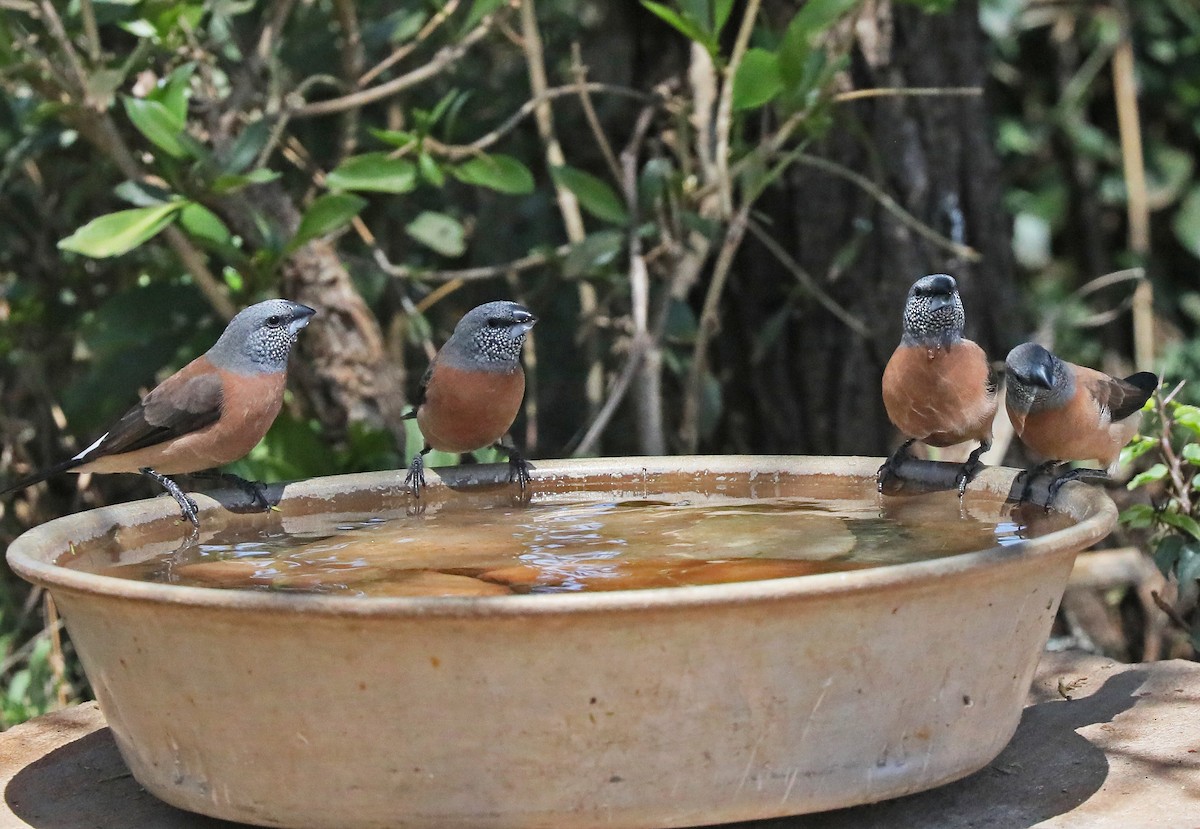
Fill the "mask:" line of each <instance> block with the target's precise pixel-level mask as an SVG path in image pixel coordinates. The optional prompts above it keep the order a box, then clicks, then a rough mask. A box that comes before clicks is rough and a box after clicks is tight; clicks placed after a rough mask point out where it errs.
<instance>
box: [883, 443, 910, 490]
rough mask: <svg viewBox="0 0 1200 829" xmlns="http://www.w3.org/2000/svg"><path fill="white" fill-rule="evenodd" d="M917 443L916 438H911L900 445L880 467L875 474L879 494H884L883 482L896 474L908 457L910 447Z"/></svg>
mask: <svg viewBox="0 0 1200 829" xmlns="http://www.w3.org/2000/svg"><path fill="white" fill-rule="evenodd" d="M916 442H917V439H916V438H909V439H908V440H906V441H904V443H902V444H900V446H899V447H897V449H896V451H895V452H893V453H892V454H891V455H890V456H889V457H888V459H887V460H886V461H884V462H883V463H882V464H881V465H880V467H879V470H878V471H877V472H876V473H875V490H876V491H877V492H883V482H884V481H885V480H887V478H888V476H889V475H892V474H894V473H895V471H896V469H897V467H899V466H900V462H901V461H903V460H904V459H905V458H907V457H908V447H910V446H912V445H913V444H914V443H916Z"/></svg>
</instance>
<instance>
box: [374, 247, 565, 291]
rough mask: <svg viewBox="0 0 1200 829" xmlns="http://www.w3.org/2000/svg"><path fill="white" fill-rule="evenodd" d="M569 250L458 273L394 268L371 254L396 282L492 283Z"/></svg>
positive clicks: (376, 253) (377, 254)
mask: <svg viewBox="0 0 1200 829" xmlns="http://www.w3.org/2000/svg"><path fill="white" fill-rule="evenodd" d="M570 250H571V246H570V245H562V246H560V247H558V248H555V249H554V250H553V251H550V252H548V253H531V254H529V255H528V256H522V257H521V258H520V259H514V260H513V261H511V262H502V263H500V264H499V265H483V266H480V267H476V268H461V269H459V270H448V271H427V270H422V269H421V268H410V267H408V266H406V265H396V264H393V263H392V262H390V261H389V260H388V258H387V256H386V255H385V254H384V252H383V251H382V250H379V249H378V248H376V249H375V250H374V251H372V253H373V255H374V258H375V264H377V265H378V266H379V269H380V270H382V271H383V272H384V273H386V274H388V275H389V276H394V277H396V278H397V279H421V280H424V281H426V282H453V281H459V282H478V281H479V280H482V279H495V278H496V277H499V276H505V275H507V274H515V273H521V272H522V271H528V270H532V269H533V268H539V267H541V266H542V265H546V264H548V263H550V262H553V261H555V260H557V259H561V258H562V257H564V256H566V255H567V253H568V252H569V251H570Z"/></svg>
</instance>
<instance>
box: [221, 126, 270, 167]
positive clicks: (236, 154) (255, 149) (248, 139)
mask: <svg viewBox="0 0 1200 829" xmlns="http://www.w3.org/2000/svg"><path fill="white" fill-rule="evenodd" d="M270 138H271V125H270V124H269V123H267V121H266V119H264V118H260V119H259V120H257V121H255V122H253V123H251V124H247V125H246V126H245V127H244V128H243V129H242V131H241V132H240V133H239V134H238V137H237V138H236V139H235V140H234V142H233V146H232V147H230V148H229V154H228V155H227V156H226V157H225V162H224V164H222V165H221V166H222V168H223V170H224V172H226V173H243V172H245V171H246V168H247V167H249V166H250V165H251V164H253V163H254V160H255V159H256V158H258V155H259V153H261V152H262V150H263V147H265V146H267V141H269V140H270Z"/></svg>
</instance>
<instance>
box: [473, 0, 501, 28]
mask: <svg viewBox="0 0 1200 829" xmlns="http://www.w3.org/2000/svg"><path fill="white" fill-rule="evenodd" d="M506 1H507V0H475V2H474V3H473V4H472V5H471V11H469V12H468V13H467V17H466V19H465V20H464V21H463V25H462V30H463V31H464V32H465V31H467V30H469V29H474V28H475V26H476V25H478V23H479V21H480V20H483V18H485V17H487V16H488V15H489V14H491V13H492V12H494V11H496V9H498V8H500V7H501V6H503V5H504V4H505V2H506Z"/></svg>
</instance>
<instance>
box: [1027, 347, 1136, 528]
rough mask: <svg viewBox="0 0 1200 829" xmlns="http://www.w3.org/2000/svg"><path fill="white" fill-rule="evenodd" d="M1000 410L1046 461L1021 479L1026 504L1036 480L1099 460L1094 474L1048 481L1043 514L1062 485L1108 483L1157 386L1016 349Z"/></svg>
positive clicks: (1072, 473)
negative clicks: (1105, 480)
mask: <svg viewBox="0 0 1200 829" xmlns="http://www.w3.org/2000/svg"><path fill="white" fill-rule="evenodd" d="M1004 362H1005V369H1006V373H1007V377H1006V380H1005V387H1006V389H1007V390H1006V392H1005V400H1004V404H1005V407H1006V408H1007V409H1008V417H1009V419H1010V420H1011V421H1012V424H1013V431H1014V432H1015V433H1016V435H1017V437H1019V438H1020V439H1021V441H1022V442H1023V443H1024V444H1025V445H1026V446H1028V447H1029V448H1030V449H1032V450H1033V451H1034V452H1036V453H1038V454H1039V455H1041V456H1042V457H1044V458H1047V460H1046V462H1045V463H1042V464H1038V465H1037V466H1034V467H1032V468H1030V469H1028V470H1026V471H1025V472H1023V473H1022V475H1023V476H1024V477H1025V485H1024V488H1023V490H1022V492H1021V500H1023V501H1024V500H1027V499H1028V498H1029V494H1030V490H1031V488H1032V486H1033V481H1034V478H1035V477H1036V476H1037V475H1038V474H1040V473H1042V472H1046V471H1049V470H1050V469H1052V468H1053V467H1055V466H1057V465H1059V464H1061V463H1063V462H1065V461H1086V460H1095V461H1099V462H1100V465H1101V466H1102V467H1104V469H1103V470H1098V469H1071V470H1068V471H1066V472H1063V473H1062V474H1059V475H1056V476H1055V477H1054V478H1053V479H1052V480H1051V482H1050V488H1049V498H1048V500H1047V501H1046V504H1047V508H1049V504H1050V503H1051V502H1052V501H1053V500H1054V496H1055V495H1056V494H1057V493H1058V490H1059V489H1060V488H1061V487H1062V485H1063V484H1065V483H1066V482H1067V481H1071V480H1074V479H1076V478H1081V477H1090V478H1106V477H1108V475H1110V474H1111V473H1112V472H1114V471H1116V470H1115V467H1116V465H1117V462H1118V461H1119V460H1120V458H1121V450H1122V449H1124V448H1125V445H1126V444H1127V443H1129V441H1130V440H1131V439H1132V438H1133V436H1134V435H1135V434H1136V433H1137V430H1138V426H1139V425H1140V424H1141V420H1142V406H1144V405H1145V403H1146V401H1147V400H1149V399H1150V396H1151V395H1152V394H1154V391H1155V389H1157V388H1158V382H1159V380H1158V377H1157V376H1156V375H1154V374H1151V373H1150V372H1148V371H1139V372H1138V373H1137V374H1131V375H1130V376H1128V377H1126V378H1125V379H1124V380H1121V379H1118V378H1116V377H1111V376H1109V375H1108V374H1105V373H1104V372H1102V371H1096V370H1095V369H1091V368H1087V367H1086V366H1078V365H1075V364H1074V363H1069V362H1067V361H1066V360H1063V359H1060V358H1059V357H1056V356H1055V355H1053V354H1051V353H1050V352H1049V351H1047V350H1046V349H1045V348H1043V347H1042V346H1040V345H1038V344H1037V343H1022V344H1021V345H1019V346H1017V347H1016V348H1014V349H1013V350H1012V351H1010V352H1008V358H1007V359H1006V360H1005V361H1004Z"/></svg>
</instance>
